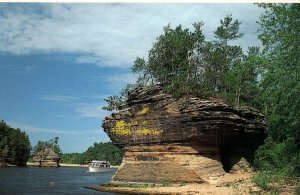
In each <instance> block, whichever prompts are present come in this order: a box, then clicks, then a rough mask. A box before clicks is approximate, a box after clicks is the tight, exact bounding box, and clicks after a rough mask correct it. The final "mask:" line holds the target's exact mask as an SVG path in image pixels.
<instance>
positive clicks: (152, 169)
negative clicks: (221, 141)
mask: <svg viewBox="0 0 300 195" xmlns="http://www.w3.org/2000/svg"><path fill="white" fill-rule="evenodd" d="M202 149H204V147H203V148H202ZM206 150H207V151H210V150H214V148H206ZM214 152H215V151H214ZM224 174H225V171H224V169H223V166H222V163H221V162H220V158H219V156H218V155H215V154H209V152H207V153H206V154H204V153H203V154H199V151H198V150H196V149H195V148H193V147H192V146H186V145H183V144H165V145H152V146H151V145H147V146H128V147H125V150H124V158H123V162H122V164H121V166H120V167H119V169H118V170H117V172H116V174H115V176H114V177H113V181H121V182H150V183H164V182H170V183H203V182H208V181H209V180H210V179H211V178H212V177H220V176H222V175H224Z"/></svg>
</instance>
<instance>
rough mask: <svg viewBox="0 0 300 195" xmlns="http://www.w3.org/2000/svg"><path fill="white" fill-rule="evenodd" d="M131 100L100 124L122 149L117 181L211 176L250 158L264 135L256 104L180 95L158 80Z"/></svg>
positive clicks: (198, 179)
mask: <svg viewBox="0 0 300 195" xmlns="http://www.w3.org/2000/svg"><path fill="white" fill-rule="evenodd" d="M127 104H128V106H129V108H124V109H121V110H120V111H119V112H117V113H113V114H112V115H111V116H109V117H106V118H105V120H104V121H103V124H102V126H103V128H104V130H105V132H106V133H107V134H108V136H109V137H110V138H111V140H112V142H113V143H114V144H115V145H116V146H118V147H119V148H120V149H122V151H123V154H124V157H123V162H122V164H121V166H120V167H119V169H118V171H117V172H116V174H115V176H114V177H113V181H122V182H124V181H129V182H154V183H160V182H162V181H166V182H174V183H182V182H205V181H209V180H211V179H214V178H215V177H219V176H221V175H223V174H225V172H230V170H231V168H232V167H233V166H234V165H235V164H236V163H238V162H239V161H240V160H241V159H242V158H244V159H246V160H247V162H250V163H251V162H252V160H253V153H254V151H255V150H256V149H257V148H258V146H259V145H261V144H262V142H263V140H264V137H265V136H264V130H265V122H264V116H263V115H262V114H261V113H259V111H258V110H256V109H253V108H247V107H231V106H228V105H227V104H225V103H224V102H223V101H221V100H218V99H213V98H210V99H200V98H197V97H193V96H185V97H182V98H179V99H176V98H174V97H172V96H171V95H169V94H167V93H165V92H164V91H163V89H162V88H161V87H159V86H154V87H151V88H149V87H140V88H136V89H135V90H133V91H131V92H130V93H129V98H128V101H127Z"/></svg>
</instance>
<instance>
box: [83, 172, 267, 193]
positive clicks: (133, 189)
mask: <svg viewBox="0 0 300 195" xmlns="http://www.w3.org/2000/svg"><path fill="white" fill-rule="evenodd" d="M253 175H254V174H253V173H240V174H225V175H224V176H222V177H219V178H217V179H216V180H214V181H211V182H210V183H208V182H205V183H201V184H199V183H181V184H172V183H160V184H154V183H140V182H139V183H134V182H132V183H122V182H111V183H110V184H106V185H100V186H89V187H85V188H88V189H93V190H97V191H102V192H114V193H121V194H137V195H140V194H142V195H148V194H159V195H164V194H222V195H232V194H251V193H257V194H259V193H261V192H262V190H261V189H260V188H258V187H257V186H255V184H253V183H252V182H251V177H252V176H253Z"/></svg>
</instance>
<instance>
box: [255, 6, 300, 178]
mask: <svg viewBox="0 0 300 195" xmlns="http://www.w3.org/2000/svg"><path fill="white" fill-rule="evenodd" d="M259 6H261V7H263V8H264V9H265V13H264V14H263V15H262V16H261V18H260V21H259V24H260V29H259V31H258V32H259V33H260V34H259V38H260V39H261V41H262V42H263V45H264V53H263V54H264V55H263V58H264V60H263V63H262V64H263V69H264V71H263V74H262V81H261V84H260V87H261V89H262V94H261V97H262V99H263V102H264V111H265V114H266V117H267V124H268V130H267V133H268V135H269V139H268V140H267V141H266V143H265V145H264V146H263V147H261V148H260V149H259V151H258V155H257V158H258V161H261V164H263V165H266V164H271V165H272V167H273V168H276V169H286V168H287V167H288V168H289V173H288V174H292V175H298V176H299V175H300V168H299V159H300V152H299V151H300V111H299V110H300V100H299V99H300V98H299V97H300V54H299V49H300V33H299V32H300V5H299V4H260V5H259ZM260 167H262V168H264V167H265V166H260ZM272 167H271V168H272Z"/></svg>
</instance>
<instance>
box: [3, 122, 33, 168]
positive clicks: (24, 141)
mask: <svg viewBox="0 0 300 195" xmlns="http://www.w3.org/2000/svg"><path fill="white" fill-rule="evenodd" d="M30 149H31V146H30V141H29V138H28V135H27V134H26V133H25V132H24V131H21V130H20V129H18V128H17V129H15V128H12V127H10V126H8V125H7V124H6V123H5V122H4V121H3V120H2V121H1V122H0V162H6V163H9V164H15V165H20V166H25V165H26V162H27V160H28V158H29V154H30Z"/></svg>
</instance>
